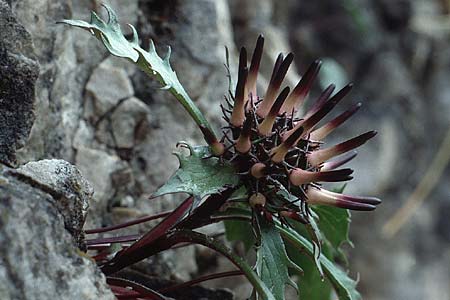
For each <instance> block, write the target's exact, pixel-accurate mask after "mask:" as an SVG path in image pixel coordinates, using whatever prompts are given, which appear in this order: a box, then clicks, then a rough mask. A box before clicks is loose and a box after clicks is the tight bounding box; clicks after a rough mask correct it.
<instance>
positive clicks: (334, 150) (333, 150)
mask: <svg viewBox="0 0 450 300" xmlns="http://www.w3.org/2000/svg"><path fill="white" fill-rule="evenodd" d="M376 134H377V132H376V131H369V132H366V133H363V134H361V135H359V136H357V137H354V138H352V139H350V140H347V141H345V142H343V143H340V144H337V145H335V146H332V147H330V148H326V149H320V150H317V151H313V152H312V153H309V154H308V155H307V158H308V162H309V163H310V164H311V165H312V166H319V165H320V164H321V163H323V162H325V161H327V160H328V159H330V158H332V157H335V156H337V155H340V154H342V153H345V152H348V151H350V150H353V149H355V148H357V147H359V146H361V145H363V144H364V143H365V142H367V141H368V140H369V139H371V138H373V137H374V136H375V135H376Z"/></svg>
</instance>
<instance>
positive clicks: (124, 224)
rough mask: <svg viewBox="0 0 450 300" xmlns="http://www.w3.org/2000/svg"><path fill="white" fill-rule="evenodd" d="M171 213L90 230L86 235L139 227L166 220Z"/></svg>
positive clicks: (167, 212)
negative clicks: (141, 224) (157, 220)
mask: <svg viewBox="0 0 450 300" xmlns="http://www.w3.org/2000/svg"><path fill="white" fill-rule="evenodd" d="M170 213H171V211H166V212H162V213H160V214H157V215H152V216H145V217H141V218H138V219H134V220H131V221H128V222H124V223H121V224H117V225H113V226H108V227H102V228H95V229H88V230H86V231H85V233H86V234H94V233H102V232H107V231H113V230H117V229H122V228H125V227H129V226H133V225H137V224H140V223H144V222H147V221H151V220H155V219H160V218H164V217H166V216H168V215H169V214H170Z"/></svg>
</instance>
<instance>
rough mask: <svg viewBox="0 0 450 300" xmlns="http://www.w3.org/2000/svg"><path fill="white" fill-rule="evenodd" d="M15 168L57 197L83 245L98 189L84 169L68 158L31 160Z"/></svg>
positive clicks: (67, 223)
mask: <svg viewBox="0 0 450 300" xmlns="http://www.w3.org/2000/svg"><path fill="white" fill-rule="evenodd" d="M12 172H13V173H14V174H15V176H19V177H20V178H21V180H22V181H27V182H28V183H29V184H31V185H33V186H37V187H39V188H40V189H42V190H44V191H46V192H47V193H49V194H50V195H52V196H53V198H55V199H56V200H57V202H56V207H57V208H58V210H59V213H60V214H61V215H62V216H63V217H64V223H65V227H66V229H67V230H68V231H69V232H70V233H71V234H72V235H73V237H74V239H75V241H76V242H77V244H78V245H79V246H82V241H83V239H84V236H83V233H82V231H83V225H84V221H85V219H86V214H87V210H88V207H89V202H90V200H91V199H92V194H93V193H94V191H93V190H92V187H91V185H90V184H89V182H87V181H86V179H84V178H83V176H82V175H81V173H80V171H78V169H77V168H76V167H75V166H74V165H72V164H70V163H68V162H66V161H64V160H60V159H46V160H40V161H37V162H29V163H27V164H26V165H24V166H22V167H20V168H19V169H17V170H15V171H12Z"/></svg>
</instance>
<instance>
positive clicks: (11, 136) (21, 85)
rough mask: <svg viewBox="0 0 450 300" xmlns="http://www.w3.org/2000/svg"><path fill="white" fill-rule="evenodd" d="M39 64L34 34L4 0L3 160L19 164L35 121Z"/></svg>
mask: <svg viewBox="0 0 450 300" xmlns="http://www.w3.org/2000/svg"><path fill="white" fill-rule="evenodd" d="M38 73H39V64H38V62H37V61H36V56H35V54H34V50H33V45H32V39H31V35H30V33H29V32H28V31H27V30H26V29H25V28H24V27H23V26H22V25H21V24H20V23H19V22H18V21H17V18H16V17H15V16H14V15H13V13H12V12H11V9H10V7H9V5H8V4H7V3H6V2H4V1H0V128H1V131H0V162H2V163H5V164H9V165H15V164H16V149H19V148H21V147H23V146H24V145H25V142H26V140H27V138H28V135H29V133H30V130H31V126H32V125H33V121H34V113H33V103H34V101H35V99H34V98H35V97H34V86H35V82H36V79H37V76H38Z"/></svg>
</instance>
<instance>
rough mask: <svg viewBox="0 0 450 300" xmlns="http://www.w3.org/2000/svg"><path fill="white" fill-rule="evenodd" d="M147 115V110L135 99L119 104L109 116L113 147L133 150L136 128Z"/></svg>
mask: <svg viewBox="0 0 450 300" xmlns="http://www.w3.org/2000/svg"><path fill="white" fill-rule="evenodd" d="M148 115H149V108H148V107H147V106H146V105H145V104H144V103H143V102H142V101H141V100H139V99H137V98H135V97H132V98H129V99H127V100H125V101H124V102H123V103H121V104H120V105H119V107H117V109H115V110H114V112H113V113H112V115H111V129H112V132H113V135H114V141H115V146H116V147H117V148H133V146H134V143H135V131H136V127H137V126H138V124H139V123H141V122H143V121H146V118H147V116H148ZM146 127H148V125H147V126H146Z"/></svg>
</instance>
